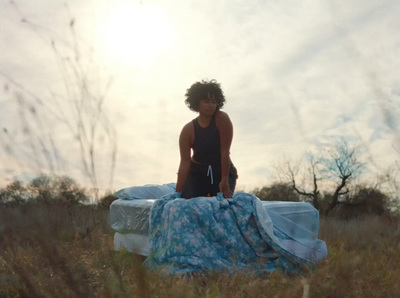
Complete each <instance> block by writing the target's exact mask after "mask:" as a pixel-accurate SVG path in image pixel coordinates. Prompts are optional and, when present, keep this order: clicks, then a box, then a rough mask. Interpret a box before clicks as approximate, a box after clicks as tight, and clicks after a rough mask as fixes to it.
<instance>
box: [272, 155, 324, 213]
mask: <svg viewBox="0 0 400 298" xmlns="http://www.w3.org/2000/svg"><path fill="white" fill-rule="evenodd" d="M307 164H308V166H306V171H305V172H303V173H302V177H301V178H299V176H300V175H301V174H300V171H301V169H302V162H301V161H300V160H299V161H297V162H292V161H290V160H289V159H286V160H285V162H284V163H283V164H281V165H279V166H278V167H276V169H277V170H278V171H279V172H280V173H281V175H283V180H284V181H287V182H288V183H289V185H291V187H292V188H293V190H294V191H295V192H296V193H298V194H299V195H300V196H303V197H307V198H310V199H311V202H312V204H313V205H314V207H315V208H317V209H319V197H320V191H319V189H318V181H319V180H321V178H320V177H319V176H318V175H319V171H318V165H319V161H317V160H316V158H315V156H314V155H313V154H311V153H307ZM310 177H311V180H312V181H313V183H312V184H311V185H309V183H307V182H306V181H308V179H309V178H310ZM299 180H300V181H301V182H298V181H299Z"/></svg>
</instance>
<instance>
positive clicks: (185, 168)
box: [176, 122, 193, 192]
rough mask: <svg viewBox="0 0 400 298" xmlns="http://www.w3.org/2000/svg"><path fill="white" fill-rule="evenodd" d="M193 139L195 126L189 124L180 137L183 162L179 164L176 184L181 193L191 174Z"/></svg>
mask: <svg viewBox="0 0 400 298" xmlns="http://www.w3.org/2000/svg"><path fill="white" fill-rule="evenodd" d="M192 139H193V124H192V123H191V122H189V123H188V124H186V125H185V126H184V127H183V129H182V131H181V134H180V136H179V152H180V156H181V161H180V163H179V170H178V179H177V182H176V192H181V191H182V187H183V184H184V183H185V181H186V178H187V176H188V174H189V170H190V161H191V156H190V150H191V147H192Z"/></svg>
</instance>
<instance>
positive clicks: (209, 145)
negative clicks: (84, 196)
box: [192, 113, 221, 167]
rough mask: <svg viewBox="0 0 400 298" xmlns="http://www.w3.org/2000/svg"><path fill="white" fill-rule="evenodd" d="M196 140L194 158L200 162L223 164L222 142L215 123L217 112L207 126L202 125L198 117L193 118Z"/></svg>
mask: <svg viewBox="0 0 400 298" xmlns="http://www.w3.org/2000/svg"><path fill="white" fill-rule="evenodd" d="M192 122H193V126H194V142H193V146H192V148H193V159H194V160H195V161H197V162H199V163H202V164H206V165H213V166H218V167H220V166H221V144H220V138H219V131H218V129H217V125H216V124H215V113H214V115H213V117H212V118H211V121H210V124H209V125H208V126H207V127H201V126H200V124H199V121H198V119H197V118H196V119H193V121H192Z"/></svg>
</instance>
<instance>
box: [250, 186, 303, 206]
mask: <svg viewBox="0 0 400 298" xmlns="http://www.w3.org/2000/svg"><path fill="white" fill-rule="evenodd" d="M253 194H254V195H255V196H256V197H258V198H259V199H260V200H262V201H291V202H299V201H300V196H299V195H298V194H297V193H296V192H295V191H294V190H293V188H292V187H291V186H290V185H289V184H287V183H274V184H272V185H271V186H264V187H262V188H261V189H259V188H256V189H254V190H253Z"/></svg>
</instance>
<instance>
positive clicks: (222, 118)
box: [215, 111, 231, 123]
mask: <svg viewBox="0 0 400 298" xmlns="http://www.w3.org/2000/svg"><path fill="white" fill-rule="evenodd" d="M215 120H216V122H217V123H224V122H231V120H230V118H229V115H228V114H227V113H225V112H223V111H217V112H216V114H215Z"/></svg>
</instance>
